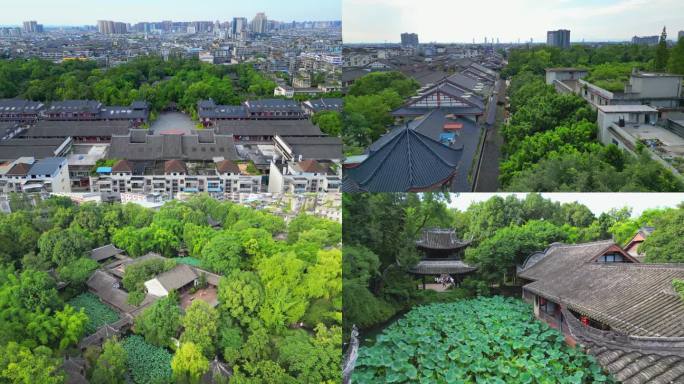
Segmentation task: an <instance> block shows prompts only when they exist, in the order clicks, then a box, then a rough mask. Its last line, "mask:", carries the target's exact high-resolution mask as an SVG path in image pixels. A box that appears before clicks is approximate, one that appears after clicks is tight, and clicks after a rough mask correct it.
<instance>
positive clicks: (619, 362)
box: [587, 343, 684, 384]
mask: <svg viewBox="0 0 684 384" xmlns="http://www.w3.org/2000/svg"><path fill="white" fill-rule="evenodd" d="M587 347H588V348H587V352H588V353H589V354H591V355H594V357H596V360H597V361H598V362H599V364H601V366H602V367H604V369H606V371H608V372H609V373H610V374H611V375H613V377H614V378H615V379H616V380H618V381H619V382H621V383H625V384H672V383H682V382H684V356H677V355H669V354H666V353H665V354H655V353H649V352H642V351H640V350H638V349H637V350H633V349H626V348H622V347H620V346H616V345H603V344H594V343H589V344H588V345H587Z"/></svg>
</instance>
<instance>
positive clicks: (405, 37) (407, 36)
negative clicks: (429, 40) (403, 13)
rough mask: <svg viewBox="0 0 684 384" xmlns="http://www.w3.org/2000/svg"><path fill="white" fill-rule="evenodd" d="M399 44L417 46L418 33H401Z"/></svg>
mask: <svg viewBox="0 0 684 384" xmlns="http://www.w3.org/2000/svg"><path fill="white" fill-rule="evenodd" d="M401 45H403V46H405V47H417V46H418V45H419V43H418V35H417V34H415V33H402V34H401Z"/></svg>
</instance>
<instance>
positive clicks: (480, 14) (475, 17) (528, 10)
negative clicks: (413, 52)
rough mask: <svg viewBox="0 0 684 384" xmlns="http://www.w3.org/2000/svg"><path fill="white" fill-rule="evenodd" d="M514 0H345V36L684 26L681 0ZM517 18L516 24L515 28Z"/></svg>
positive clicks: (452, 36)
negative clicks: (486, 0)
mask: <svg viewBox="0 0 684 384" xmlns="http://www.w3.org/2000/svg"><path fill="white" fill-rule="evenodd" d="M596 3H599V2H597V1H594V0H551V1H548V2H544V3H540V2H537V1H533V0H511V1H508V2H505V3H498V4H497V5H496V8H495V9H491V5H490V4H488V3H482V2H480V3H477V2H475V3H473V2H465V1H453V2H444V1H441V0H425V1H422V2H418V3H416V2H412V1H409V0H342V8H343V15H342V21H343V24H344V28H343V31H342V33H343V40H344V42H345V43H348V44H358V43H382V42H388V43H396V42H399V40H400V35H401V33H404V32H412V33H417V34H418V36H419V39H420V41H421V42H440V43H452V42H453V43H472V41H473V39H475V42H477V43H481V42H483V41H484V39H485V37H486V38H487V40H488V41H492V39H493V40H494V41H496V39H497V38H498V39H499V40H500V42H501V43H510V42H518V40H520V42H527V41H530V39H533V40H534V42H535V43H545V42H546V33H547V31H551V30H557V29H569V30H570V31H571V41H572V42H580V41H628V40H631V38H632V37H633V36H635V35H637V36H651V35H659V34H660V32H661V31H662V28H663V26H666V27H667V30H668V38H669V39H671V40H676V38H677V33H678V31H680V30H684V21H683V20H681V18H680V17H679V15H681V14H682V13H684V3H682V2H679V1H676V0H652V1H647V0H609V1H601V2H600V5H597V4H596ZM378 21H381V22H378ZM512 22H513V23H515V28H512Z"/></svg>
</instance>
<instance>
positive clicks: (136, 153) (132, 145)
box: [107, 129, 239, 160]
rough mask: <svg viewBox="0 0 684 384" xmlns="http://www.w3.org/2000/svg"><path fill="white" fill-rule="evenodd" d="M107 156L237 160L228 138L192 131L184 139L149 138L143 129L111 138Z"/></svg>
mask: <svg viewBox="0 0 684 384" xmlns="http://www.w3.org/2000/svg"><path fill="white" fill-rule="evenodd" d="M107 156H108V157H109V158H110V159H128V160H170V159H182V160H212V159H213V158H215V157H224V158H227V159H231V160H237V159H239V156H238V154H237V150H236V149H235V142H234V140H233V137H232V136H231V135H219V134H214V131H213V130H212V129H203V130H200V131H198V130H193V131H192V132H191V133H190V134H186V135H164V134H160V135H149V134H148V132H147V130H146V129H131V130H130V132H129V134H127V135H123V136H118V135H116V136H112V143H111V145H110V148H109V153H108V154H107Z"/></svg>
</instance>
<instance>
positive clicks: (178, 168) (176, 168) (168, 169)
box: [164, 159, 188, 173]
mask: <svg viewBox="0 0 684 384" xmlns="http://www.w3.org/2000/svg"><path fill="white" fill-rule="evenodd" d="M164 173H188V167H186V166H185V163H184V162H182V161H180V160H175V159H174V160H167V161H165V162H164Z"/></svg>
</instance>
